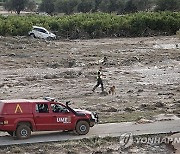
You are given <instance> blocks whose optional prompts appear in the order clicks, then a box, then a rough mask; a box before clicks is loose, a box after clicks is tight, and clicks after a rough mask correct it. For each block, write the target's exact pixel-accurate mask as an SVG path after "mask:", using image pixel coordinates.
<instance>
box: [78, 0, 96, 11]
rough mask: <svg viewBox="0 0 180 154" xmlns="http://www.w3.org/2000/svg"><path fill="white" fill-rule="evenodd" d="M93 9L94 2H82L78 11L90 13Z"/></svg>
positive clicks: (84, 0)
mask: <svg viewBox="0 0 180 154" xmlns="http://www.w3.org/2000/svg"><path fill="white" fill-rule="evenodd" d="M92 9H93V3H92V0H82V1H81V2H80V3H79V5H78V7H77V11H78V12H83V13H86V12H90V11H91V10H92Z"/></svg>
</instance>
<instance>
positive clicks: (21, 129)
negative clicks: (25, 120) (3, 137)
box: [16, 125, 31, 139]
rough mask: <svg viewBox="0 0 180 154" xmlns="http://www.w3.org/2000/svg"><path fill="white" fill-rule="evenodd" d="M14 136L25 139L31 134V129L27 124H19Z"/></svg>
mask: <svg viewBox="0 0 180 154" xmlns="http://www.w3.org/2000/svg"><path fill="white" fill-rule="evenodd" d="M16 136H17V138H18V139H27V138H29V137H30V136H31V129H30V128H29V126H27V125H20V126H18V128H17V129H16Z"/></svg>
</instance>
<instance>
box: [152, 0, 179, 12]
mask: <svg viewBox="0 0 180 154" xmlns="http://www.w3.org/2000/svg"><path fill="white" fill-rule="evenodd" d="M156 5H157V7H156V9H155V10H156V11H178V10H180V2H179V0H157V4H156Z"/></svg>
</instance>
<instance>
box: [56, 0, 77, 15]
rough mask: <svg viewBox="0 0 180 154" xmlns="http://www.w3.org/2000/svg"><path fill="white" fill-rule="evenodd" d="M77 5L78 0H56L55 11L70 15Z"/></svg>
mask: <svg viewBox="0 0 180 154" xmlns="http://www.w3.org/2000/svg"><path fill="white" fill-rule="evenodd" d="M77 5H78V0H56V3H55V10H56V11H57V12H61V13H65V14H68V15H69V14H72V13H73V12H74V10H75V7H76V6H77Z"/></svg>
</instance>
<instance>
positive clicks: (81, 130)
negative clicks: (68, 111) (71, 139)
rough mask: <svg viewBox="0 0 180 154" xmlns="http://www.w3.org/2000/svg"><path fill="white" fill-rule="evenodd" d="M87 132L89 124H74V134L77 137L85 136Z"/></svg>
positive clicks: (81, 122) (82, 122) (80, 122)
mask: <svg viewBox="0 0 180 154" xmlns="http://www.w3.org/2000/svg"><path fill="white" fill-rule="evenodd" d="M88 132H89V124H88V122H87V121H79V122H78V123H77V124H76V133H77V134H78V135H85V134H87V133H88Z"/></svg>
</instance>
